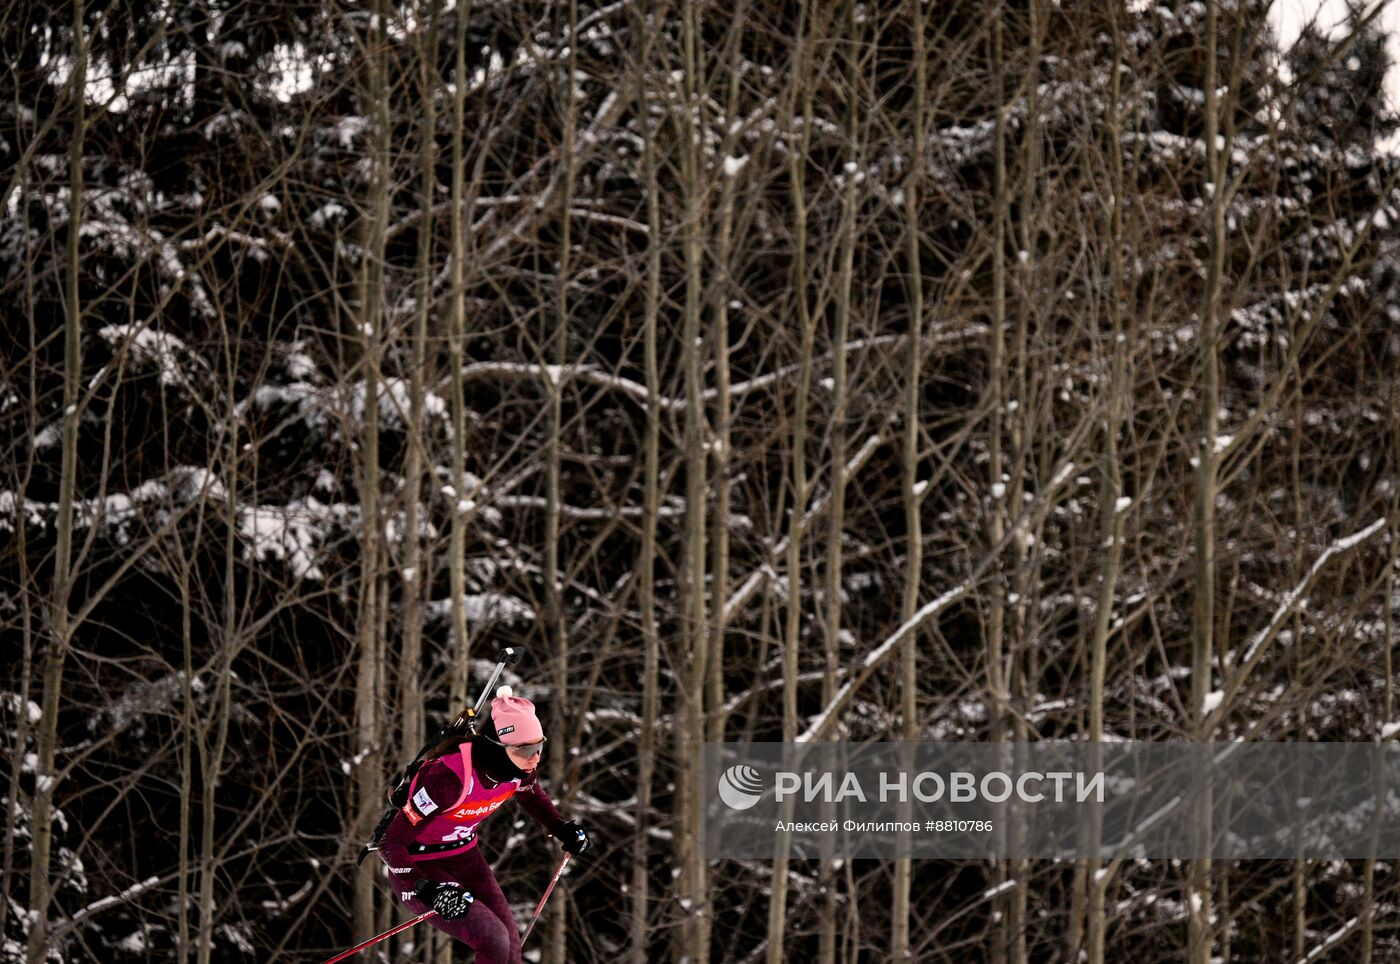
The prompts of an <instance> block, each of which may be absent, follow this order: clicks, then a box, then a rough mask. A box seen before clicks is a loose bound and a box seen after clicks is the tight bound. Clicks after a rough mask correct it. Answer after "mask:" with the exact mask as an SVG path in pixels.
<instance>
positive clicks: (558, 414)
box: [544, 0, 578, 964]
mask: <svg viewBox="0 0 1400 964" xmlns="http://www.w3.org/2000/svg"><path fill="white" fill-rule="evenodd" d="M568 13H569V34H568V36H569V38H570V40H569V56H568V59H567V60H566V61H565V70H566V71H567V72H568V83H567V84H566V85H565V103H564V141H563V144H562V149H563V155H564V186H563V189H562V190H561V191H560V198H559V205H560V206H559V222H560V224H559V232H560V237H559V271H558V276H557V278H556V279H555V280H556V287H555V306H556V313H555V316H554V332H553V334H552V335H551V336H550V338H549V339H548V340H547V342H546V343H547V344H549V345H550V346H551V347H552V348H553V358H552V359H551V362H550V363H551V364H553V365H554V370H555V371H557V372H563V370H564V365H565V363H566V361H567V360H568V347H569V346H568V332H569V273H570V271H571V270H572V269H571V257H572V255H573V251H572V249H571V245H572V244H573V235H572V232H571V230H570V228H571V225H572V218H571V217H570V216H569V209H570V208H571V207H572V206H573V203H574V178H575V176H576V174H577V170H578V145H577V137H576V133H577V128H578V96H577V89H576V85H577V80H576V77H577V69H578V54H577V51H578V42H577V39H576V38H577V32H578V2H577V0H570V2H569V9H568ZM563 409H564V380H563V378H562V377H557V378H551V379H549V450H548V468H547V470H546V473H547V474H546V479H545V545H544V578H545V583H544V613H545V628H546V632H547V633H548V635H549V636H552V637H553V641H554V660H553V665H552V667H551V669H552V673H551V682H552V686H551V690H552V693H551V700H550V705H551V707H552V708H553V712H552V713H551V714H550V721H549V725H550V727H551V729H552V733H551V736H552V737H553V739H554V742H555V745H556V746H560V747H562V746H565V745H567V743H566V740H567V739H568V737H567V734H568V733H569V732H570V726H569V719H570V715H571V714H570V713H569V706H570V703H569V634H568V627H567V624H566V623H565V620H564V600H563V595H562V593H563V578H564V576H563V568H562V565H561V563H560V558H559V512H560V504H559V499H560V497H559V477H560V471H561V466H560V452H561V445H562V441H563V440H562V438H561V436H562V435H563V432H564V410H563ZM567 762H568V761H567V760H566V758H565V755H564V754H563V753H555V754H552V755H551V756H550V758H549V779H550V783H551V785H552V786H553V787H555V788H556V789H555V792H556V793H557V792H559V791H560V790H561V789H562V788H563V786H564V765H565V763H567ZM567 924H568V903H567V902H566V901H565V902H561V903H560V904H559V906H558V907H556V908H554V909H553V911H552V913H551V915H550V920H549V938H548V941H547V943H546V946H545V959H546V960H548V961H551V962H553V964H564V945H565V939H566V934H567V930H566V928H567Z"/></svg>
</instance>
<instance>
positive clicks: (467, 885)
mask: <svg viewBox="0 0 1400 964" xmlns="http://www.w3.org/2000/svg"><path fill="white" fill-rule="evenodd" d="M474 758H475V759H474ZM512 797H514V798H515V800H516V801H517V802H518V803H519V804H520V806H521V808H522V809H523V810H524V811H525V812H526V813H528V814H529V815H530V816H531V817H533V818H534V820H535V822H536V823H538V824H539V825H540V826H541V827H543V828H544V829H545V831H546V832H548V831H550V830H551V829H552V828H553V827H554V826H555V825H556V824H558V823H559V822H560V820H562V819H563V818H562V817H560V815H559V811H558V810H556V809H555V808H554V804H553V803H552V802H551V801H550V799H549V796H548V795H547V794H546V793H545V792H544V788H543V787H541V786H540V785H539V778H538V775H537V773H535V772H533V771H532V772H529V773H527V772H525V771H523V770H520V769H518V768H517V767H516V766H515V765H514V764H513V763H511V762H510V759H509V758H508V757H507V756H506V754H505V751H504V750H502V749H501V748H500V747H499V746H498V745H496V744H494V743H492V742H490V741H489V739H486V738H478V739H477V740H475V741H470V742H464V743H463V744H462V745H461V748H460V751H459V752H456V753H449V754H448V755H446V756H444V757H441V758H439V759H436V760H431V761H429V762H428V763H425V764H423V766H422V767H421V768H420V769H419V770H418V773H417V775H416V776H415V777H414V778H413V783H412V785H411V786H410V788H409V799H408V803H407V804H406V805H405V806H404V808H403V809H402V810H400V811H399V812H398V813H396V814H394V819H393V821H392V822H390V824H389V828H388V829H387V830H386V831H385V832H384V837H383V839H382V840H381V841H380V843H379V857H380V859H381V860H383V861H384V863H385V864H386V865H387V866H388V868H389V883H390V886H392V887H393V889H394V893H395V896H397V897H398V899H399V900H400V901H401V902H402V903H403V904H404V906H405V907H407V908H408V909H410V910H411V911H412V912H413V913H414V914H423V913H426V912H428V911H429V910H432V908H431V907H430V906H429V905H427V904H425V903H423V902H422V901H421V900H419V899H418V897H417V895H415V894H414V891H413V887H414V883H415V882H416V881H418V880H425V879H426V880H432V881H437V882H440V883H441V882H452V883H456V884H460V885H461V886H462V887H463V889H465V890H469V891H471V894H472V896H473V897H475V898H476V903H475V904H473V905H472V909H471V911H469V912H468V913H467V915H466V916H465V917H463V918H461V919H460V920H455V921H448V920H443V919H442V918H440V917H430V918H428V922H429V923H431V924H432V925H433V926H434V927H436V928H437V929H438V930H441V931H444V932H445V933H447V934H450V935H452V936H453V937H454V938H456V939H457V940H459V941H463V942H465V943H467V944H469V945H471V946H472V947H473V948H475V949H476V960H477V964H520V961H521V958H520V931H519V928H518V925H517V924H516V922H515V916H514V915H513V914H512V913H511V910H510V904H508V903H507V902H506V898H505V895H504V894H503V893H501V886H500V884H498V883H496V876H495V874H493V873H491V867H490V866H489V865H488V864H487V863H486V858H484V857H483V856H482V855H481V851H480V850H478V849H477V846H476V828H477V825H478V824H480V823H481V821H483V820H485V819H486V818H487V817H488V816H490V815H491V814H492V813H494V812H496V810H498V809H499V808H500V807H501V806H503V805H504V804H505V803H506V802H507V801H508V800H510V799H511V798H512Z"/></svg>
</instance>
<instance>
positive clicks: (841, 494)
mask: <svg viewBox="0 0 1400 964" xmlns="http://www.w3.org/2000/svg"><path fill="white" fill-rule="evenodd" d="M845 27H846V29H845V35H846V43H847V49H848V55H847V59H846V64H845V66H846V90H847V98H848V101H847V105H846V180H845V185H844V188H843V190H842V193H841V237H840V245H841V248H840V265H839V267H838V269H837V277H836V314H835V318H834V319H833V321H834V324H833V329H832V334H831V356H832V372H831V378H832V386H831V396H832V400H831V404H832V412H831V463H830V464H831V501H830V508H829V509H828V515H827V541H826V585H825V587H824V592H823V595H824V596H825V603H826V607H825V609H826V611H825V620H824V622H825V626H824V628H825V632H824V634H823V640H824V642H825V644H826V645H825V649H826V652H825V657H826V659H825V663H824V665H823V667H822V705H823V706H826V705H828V704H830V702H831V701H832V700H833V699H834V698H835V696H836V685H837V684H836V679H837V673H838V671H839V669H840V661H841V608H842V607H841V585H842V584H841V561H842V553H841V539H842V534H843V533H844V531H845V528H846V514H845V513H846V417H847V414H846V413H847V407H848V404H849V399H848V386H847V370H846V343H847V341H849V339H850V330H851V287H852V278H853V275H854V273H855V269H854V262H855V247H856V177H855V174H854V172H855V171H857V170H859V165H860V156H861V151H860V143H859V137H860V133H859V131H860V128H859V118H860V109H859V103H860V62H861V58H860V54H859V50H860V42H861V35H862V31H861V27H860V18H859V17H858V14H857V4H856V2H855V0H850V2H849V3H848V4H847V5H846V25H845ZM836 880H837V878H836V862H835V861H834V860H832V859H830V858H826V857H824V858H822V859H821V861H820V862H819V863H818V866H817V886H818V892H819V895H820V898H821V907H820V910H819V912H818V918H819V931H818V937H817V961H818V964H835V961H836V914H837V899H836Z"/></svg>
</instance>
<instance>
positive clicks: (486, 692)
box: [443, 646, 525, 735]
mask: <svg viewBox="0 0 1400 964" xmlns="http://www.w3.org/2000/svg"><path fill="white" fill-rule="evenodd" d="M524 651H525V647H523V646H506V647H504V648H502V650H501V652H500V655H499V656H497V657H496V668H495V669H494V670H492V672H491V678H490V679H489V680H487V681H486V686H485V687H483V688H482V690H481V695H480V696H478V697H477V698H476V705H475V706H472V707H468V708H467V709H465V710H463V711H462V715H461V716H459V717H457V721H456V722H455V723H453V724H452V726H451V727H449V728H448V730H444V731H443V733H444V735H445V734H446V733H447V732H449V731H450V730H461V729H462V728H463V727H466V728H467V729H468V730H470V731H471V732H472V734H473V735H475V734H476V718H477V716H478V715H480V713H481V708H482V707H483V706H485V705H486V700H487V699H488V698H489V697H490V696H491V691H492V689H493V688H494V687H495V685H496V680H498V679H500V678H501V672H502V670H504V669H505V668H506V666H508V665H514V664H515V663H518V662H520V654H521V653H523V652H524Z"/></svg>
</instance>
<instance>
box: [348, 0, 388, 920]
mask: <svg viewBox="0 0 1400 964" xmlns="http://www.w3.org/2000/svg"><path fill="white" fill-rule="evenodd" d="M386 16H387V11H386V10H385V7H384V2H383V0H375V5H374V19H373V21H372V25H371V28H370V31H369V37H368V47H367V49H366V57H367V68H368V71H367V73H368V76H367V84H368V91H367V93H368V96H369V100H370V103H371V104H372V105H373V110H374V121H373V123H374V142H373V144H374V146H373V151H374V153H373V171H374V173H373V175H372V178H371V181H370V188H369V196H368V198H367V200H368V204H367V207H368V212H367V214H368V217H367V218H366V223H365V242H364V245H363V254H362V262H361V265H360V283H359V293H358V294H359V298H358V300H359V317H358V319H357V321H358V325H357V327H358V330H359V334H360V352H361V361H360V368H361V372H362V375H363V391H364V425H363V427H362V430H361V441H360V457H361V463H360V465H359V466H358V469H359V471H358V473H357V476H358V480H359V485H360V507H361V518H362V532H361V538H360V552H361V559H360V578H359V585H358V590H359V594H360V599H359V603H360V605H359V613H358V617H357V619H358V621H357V626H356V633H357V636H358V664H359V665H358V672H357V682H356V687H355V754H354V759H355V765H354V768H353V770H352V774H353V777H354V781H355V790H356V793H355V797H354V801H355V817H356V820H355V824H354V826H355V831H356V832H355V837H354V839H362V838H364V837H367V836H368V835H369V828H370V825H371V824H372V821H373V819H374V815H375V813H376V812H377V810H378V808H379V806H380V805H381V783H382V782H383V777H382V774H381V770H382V766H381V764H380V759H381V756H382V751H383V743H384V720H383V706H384V689H383V681H384V675H385V670H384V664H385V655H384V640H383V639H382V638H381V636H380V632H379V629H380V618H379V609H380V605H381V603H380V598H379V596H380V575H379V574H380V557H381V555H382V553H383V551H384V550H383V540H382V539H381V536H380V511H379V365H380V353H381V351H382V350H383V349H382V344H383V339H384V332H383V318H382V317H381V314H382V312H381V310H380V306H381V297H382V290H383V277H384V272H383V263H384V230H385V224H386V222H387V219H388V205H389V179H390V176H391V172H390V170H389V124H390V118H389V90H388V78H387V76H386V64H385V59H386V56H387V54H386V49H385V48H386V37H385V18H386ZM347 390H351V389H347ZM374 897H375V881H374V875H373V874H372V873H371V872H369V871H365V872H361V873H359V874H357V875H356V876H355V906H354V934H355V939H356V940H357V941H362V940H366V939H368V938H369V936H370V935H371V934H373V933H374V930H375V927H376V924H377V920H376V916H375V900H374Z"/></svg>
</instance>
